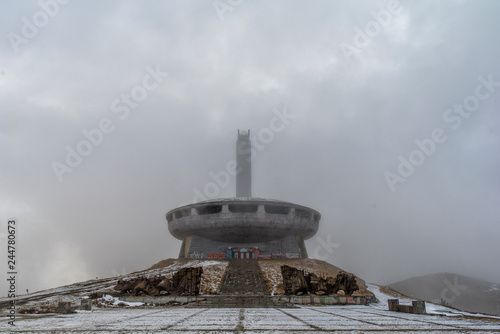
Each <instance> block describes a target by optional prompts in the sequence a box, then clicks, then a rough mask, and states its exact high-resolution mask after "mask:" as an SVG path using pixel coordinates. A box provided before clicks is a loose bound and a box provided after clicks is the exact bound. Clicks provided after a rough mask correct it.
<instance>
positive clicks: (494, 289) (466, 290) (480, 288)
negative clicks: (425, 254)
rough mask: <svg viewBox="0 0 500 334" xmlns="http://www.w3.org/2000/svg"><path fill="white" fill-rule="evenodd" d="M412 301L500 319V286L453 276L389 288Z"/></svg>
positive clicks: (405, 282)
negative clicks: (436, 304) (425, 301)
mask: <svg viewBox="0 0 500 334" xmlns="http://www.w3.org/2000/svg"><path fill="white" fill-rule="evenodd" d="M388 286H389V287H390V288H392V289H394V290H396V291H398V292H400V293H403V294H405V295H407V296H409V297H413V298H418V299H423V300H427V301H432V302H435V303H441V304H444V305H447V306H452V307H455V308H458V309H460V310H464V311H468V312H479V313H488V314H493V315H498V316H500V284H498V283H493V282H488V281H484V280H480V279H477V278H471V277H467V276H461V275H456V274H451V273H438V274H432V275H426V276H419V277H412V278H409V279H406V280H403V281H400V282H396V283H393V284H390V285H388Z"/></svg>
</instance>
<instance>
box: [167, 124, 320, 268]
mask: <svg viewBox="0 0 500 334" xmlns="http://www.w3.org/2000/svg"><path fill="white" fill-rule="evenodd" d="M250 148H251V141H250V130H248V131H242V132H240V131H238V140H237V144H236V163H237V169H236V170H237V171H238V173H237V175H236V197H232V198H222V199H213V200H208V201H202V202H198V203H195V204H190V205H184V206H181V207H178V208H175V209H173V210H171V211H169V212H168V213H167V215H166V217H167V221H168V229H169V231H170V233H171V234H172V235H173V236H174V237H175V238H177V239H179V240H182V246H181V250H180V252H179V257H180V258H209V259H221V258H249V259H250V258H261V259H268V258H307V250H306V247H305V244H304V240H306V239H309V238H311V237H312V236H314V235H315V234H316V232H317V231H318V226H319V221H320V219H321V214H320V213H319V212H318V211H316V210H313V209H311V208H308V207H305V206H303V205H298V204H293V203H289V202H284V201H279V200H273V199H265V198H255V197H252V196H251V180H252V173H251V149H250Z"/></svg>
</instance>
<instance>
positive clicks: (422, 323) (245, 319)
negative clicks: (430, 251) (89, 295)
mask: <svg viewBox="0 0 500 334" xmlns="http://www.w3.org/2000/svg"><path fill="white" fill-rule="evenodd" d="M20 316H22V315H20ZM332 331H335V332H337V333H353V332H354V333H360V332H363V333H394V332H404V333H499V332H500V322H498V321H497V322H495V321H488V320H485V319H479V318H478V319H466V318H455V317H444V316H431V315H418V314H405V313H394V312H389V311H386V310H381V309H377V308H374V307H369V306H360V305H352V306H325V307H300V308H296V309H281V308H273V309H269V308H253V309H246V308H240V309H238V308H226V309H221V308H201V309H199V308H197V309H189V308H150V309H99V310H95V311H93V312H90V311H80V312H79V313H76V314H68V315H49V316H47V315H44V316H36V315H31V316H27V315H24V316H22V318H19V319H18V320H17V321H16V326H15V327H14V328H13V327H12V326H9V325H8V324H7V322H6V320H5V319H2V320H1V322H0V332H9V333H17V332H22V333H40V332H42V333H57V334H60V333H80V334H89V333H100V334H106V333H123V334H125V333H127V334H132V333H277V332H278V333H284V332H287V333H299V332H300V333H302V332H315V333H327V332H332Z"/></svg>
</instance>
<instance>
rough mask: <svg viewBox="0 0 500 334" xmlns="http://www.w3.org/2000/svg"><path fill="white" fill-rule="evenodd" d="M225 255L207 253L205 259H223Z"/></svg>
mask: <svg viewBox="0 0 500 334" xmlns="http://www.w3.org/2000/svg"><path fill="white" fill-rule="evenodd" d="M225 258H226V253H207V259H225Z"/></svg>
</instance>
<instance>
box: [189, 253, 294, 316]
mask: <svg viewBox="0 0 500 334" xmlns="http://www.w3.org/2000/svg"><path fill="white" fill-rule="evenodd" d="M187 307H221V308H222V307H227V308H255V307H267V308H275V307H294V306H293V305H292V304H290V303H287V302H283V301H278V300H274V299H273V298H272V297H271V295H270V294H269V291H268V290H267V286H266V282H265V281H264V277H263V276H262V272H261V271H260V266H259V263H258V262H257V260H255V259H231V260H229V265H228V267H227V269H226V272H225V274H224V277H223V278H222V281H221V284H220V286H219V291H218V293H217V295H215V296H207V299H206V300H203V301H198V302H196V303H193V304H189V305H188V306H187Z"/></svg>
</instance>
